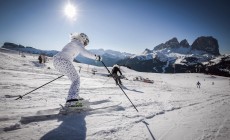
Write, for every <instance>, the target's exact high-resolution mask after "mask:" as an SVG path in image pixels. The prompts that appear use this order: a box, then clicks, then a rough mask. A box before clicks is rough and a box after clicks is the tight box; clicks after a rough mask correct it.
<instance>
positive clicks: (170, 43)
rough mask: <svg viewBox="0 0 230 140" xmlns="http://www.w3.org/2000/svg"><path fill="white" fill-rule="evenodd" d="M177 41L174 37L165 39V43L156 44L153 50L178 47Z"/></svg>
mask: <svg viewBox="0 0 230 140" xmlns="http://www.w3.org/2000/svg"><path fill="white" fill-rule="evenodd" d="M179 45H180V44H179V42H178V40H177V38H176V37H174V38H172V39H170V40H169V41H166V42H165V43H162V44H160V45H157V46H156V47H155V48H154V49H153V50H155V51H156V50H162V49H165V48H178V47H179Z"/></svg>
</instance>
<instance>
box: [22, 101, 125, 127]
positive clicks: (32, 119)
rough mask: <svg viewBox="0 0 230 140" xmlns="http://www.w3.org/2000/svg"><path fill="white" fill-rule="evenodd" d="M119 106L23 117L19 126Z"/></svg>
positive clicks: (117, 105) (113, 106)
mask: <svg viewBox="0 0 230 140" xmlns="http://www.w3.org/2000/svg"><path fill="white" fill-rule="evenodd" d="M120 104H122V102H120V103H117V104H115V105H110V106H104V107H97V108H85V109H75V110H72V111H69V112H66V113H63V112H61V113H60V112H58V113H52V114H45V115H33V116H23V117H21V120H20V123H21V124H28V123H31V122H39V121H47V120H53V119H58V118H59V117H61V116H66V115H71V114H77V113H89V112H93V111H97V110H103V109H114V108H115V107H119V105H120ZM59 109H60V108H59ZM118 109H119V110H121V108H118ZM55 110H56V108H55ZM122 110H123V108H122Z"/></svg>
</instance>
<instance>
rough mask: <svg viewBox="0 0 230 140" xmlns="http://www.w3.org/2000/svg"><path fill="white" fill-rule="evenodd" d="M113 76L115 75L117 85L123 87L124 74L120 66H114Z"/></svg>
mask: <svg viewBox="0 0 230 140" xmlns="http://www.w3.org/2000/svg"><path fill="white" fill-rule="evenodd" d="M118 72H119V73H120V76H118ZM112 75H113V77H114V79H115V81H116V85H118V84H119V85H122V83H121V75H122V73H121V71H120V68H119V66H118V65H117V64H115V65H114V66H113V69H112Z"/></svg>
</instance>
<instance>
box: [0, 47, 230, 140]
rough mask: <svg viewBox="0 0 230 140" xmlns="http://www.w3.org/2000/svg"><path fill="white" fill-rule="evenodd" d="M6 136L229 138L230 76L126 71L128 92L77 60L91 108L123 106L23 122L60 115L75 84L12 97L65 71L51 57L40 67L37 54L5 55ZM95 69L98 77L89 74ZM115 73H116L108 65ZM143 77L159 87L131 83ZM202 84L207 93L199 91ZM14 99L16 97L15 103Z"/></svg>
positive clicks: (1, 65) (1, 69)
mask: <svg viewBox="0 0 230 140" xmlns="http://www.w3.org/2000/svg"><path fill="white" fill-rule="evenodd" d="M0 60H1V61H0V77H1V79H0V89H1V91H0V106H1V108H0V139H12V140H13V139H17V140H25V139H35V140H36V139H76V140H79V139H87V140H96V139H97V140H99V139H109V140H110V139H115V140H151V139H156V140H179V139H180V140H189V139H191V140H193V139H199V140H200V139H201V140H206V139H217V140H229V139H230V92H229V91H230V79H228V78H226V77H219V76H212V75H203V74H156V73H141V72H136V71H133V70H129V69H127V68H125V67H122V68H121V69H122V72H123V74H124V75H125V76H126V77H127V78H128V80H124V79H123V80H122V82H123V83H124V85H125V86H126V88H125V89H124V91H125V92H126V93H127V95H128V96H129V97H130V99H131V100H132V101H133V103H134V104H135V105H136V107H137V109H138V110H139V112H136V110H135V109H134V108H133V107H132V105H131V104H130V102H129V101H128V99H127V98H126V97H125V95H124V94H123V93H122V91H121V90H120V89H119V88H118V87H117V86H116V85H115V83H114V81H113V79H111V78H110V79H109V78H108V77H107V76H106V74H107V70H106V69H105V68H103V67H95V66H90V65H85V64H77V63H74V65H75V67H76V69H77V70H79V67H81V72H80V75H81V96H82V97H83V98H85V99H89V100H90V102H92V105H91V107H92V108H96V107H102V108H103V107H106V106H110V105H115V104H117V103H119V102H122V103H121V104H120V105H118V106H115V107H111V108H106V109H99V110H95V111H90V112H82V113H76V114H71V115H68V116H59V117H56V118H52V119H46V120H42V121H34V122H30V123H20V117H21V116H29V115H35V114H45V113H48V112H57V108H58V107H59V104H64V103H65V98H66V96H67V92H68V88H69V86H70V81H69V80H68V79H67V77H63V78H61V79H58V80H56V81H54V82H53V83H50V84H49V85H46V86H45V87H43V88H41V89H38V90H36V91H34V92H33V93H31V94H29V95H28V96H25V97H24V98H23V99H22V100H14V99H15V98H16V97H14V96H18V95H23V94H25V93H27V92H29V91H31V90H33V89H34V88H36V87H39V86H40V85H42V84H44V83H46V82H49V81H50V80H52V79H55V78H57V77H58V76H60V74H59V73H58V72H57V71H56V70H54V68H53V66H52V58H50V60H49V62H48V63H46V64H45V65H40V64H39V63H38V61H37V56H30V55H26V57H21V56H20V55H18V54H17V53H10V52H0ZM92 69H96V70H97V73H96V75H93V74H92V73H91V70H92ZM110 69H111V68H110ZM137 76H142V77H143V78H149V79H150V80H154V83H153V84H151V83H144V82H140V81H133V78H135V77H137ZM197 81H200V83H201V88H200V89H198V88H197V87H196V82H197ZM9 97H12V98H9Z"/></svg>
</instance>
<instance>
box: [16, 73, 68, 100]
mask: <svg viewBox="0 0 230 140" xmlns="http://www.w3.org/2000/svg"><path fill="white" fill-rule="evenodd" d="M63 76H64V75H61V76H59V77H58V78H55V79H53V80H52V81H49V82H48V83H45V84H44V85H42V86H40V87H37V88H35V89H34V90H32V91H30V92H27V93H26V94H24V95H19V96H18V98H16V99H15V100H18V99H22V97H24V96H26V95H28V94H30V93H32V92H34V91H35V90H37V89H39V88H41V87H43V86H45V85H47V84H49V83H51V82H53V81H55V80H57V79H59V78H61V77H63Z"/></svg>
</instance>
